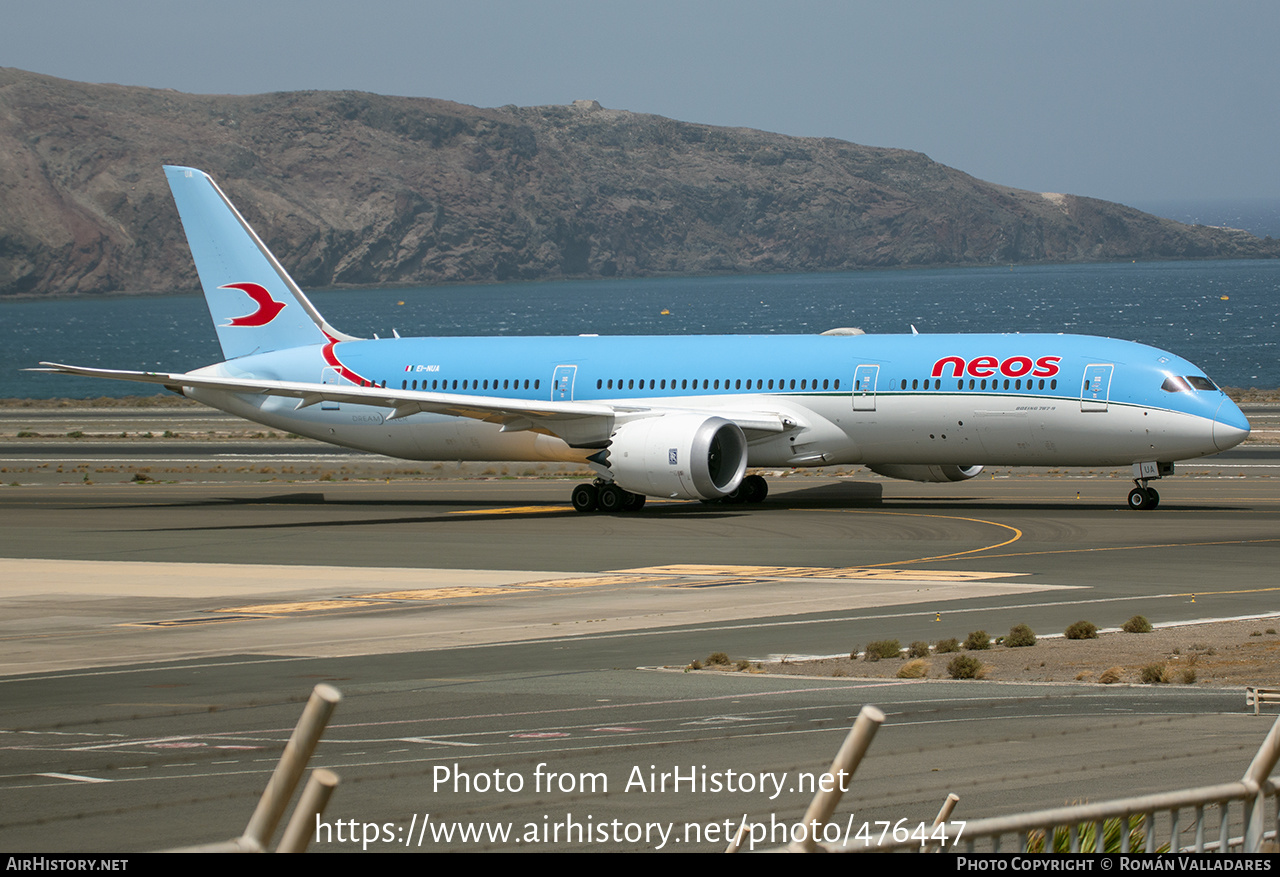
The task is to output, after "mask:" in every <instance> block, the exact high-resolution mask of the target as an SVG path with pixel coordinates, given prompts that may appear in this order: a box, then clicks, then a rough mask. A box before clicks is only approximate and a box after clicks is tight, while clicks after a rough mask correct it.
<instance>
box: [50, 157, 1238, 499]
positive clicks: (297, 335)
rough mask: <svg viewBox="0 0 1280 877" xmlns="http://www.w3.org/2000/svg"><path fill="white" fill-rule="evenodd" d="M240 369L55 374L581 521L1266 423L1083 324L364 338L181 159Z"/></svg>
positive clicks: (1207, 442) (1218, 443)
mask: <svg viewBox="0 0 1280 877" xmlns="http://www.w3.org/2000/svg"><path fill="white" fill-rule="evenodd" d="M165 173H166V174H167V175H168V179H169V186H170V188H171V189H172V191H173V197H174V200H175V201H176V202H177V206H178V212H179V214H180V215H181V217H182V224H183V227H184V229H185V230H186V235H187V241H188V243H189V245H190V247H191V253H192V256H193V257H194V258H195V263H196V269H197V271H198V273H199V275H200V282H201V284H202V286H203V287H204V293H205V299H206V301H207V303H208V306H209V312H210V314H211V315H212V317H213V322H214V325H215V326H216V329H217V333H218V341H219V343H220V344H221V346H222V352H223V355H224V356H225V357H226V360H225V361H224V362H219V363H215V364H213V365H209V366H205V367H204V368H199V369H196V370H194V371H191V372H186V373H183V374H168V373H159V372H133V371H113V370H107V369H97V368H81V367H77V366H71V365H61V364H58V363H47V362H46V363H41V365H42V366H43V368H42V369H40V370H42V371H49V372H60V373H65V374H76V375H87V376H92V377H101V378H111V379H117V380H126V381H142V382H146V383H154V384H161V385H164V386H165V387H167V388H169V389H171V390H173V391H175V392H177V393H181V394H182V395H184V396H188V397H190V398H193V399H196V400H199V401H200V402H203V403H205V404H206V405H210V406H212V407H214V408H219V409H221V410H223V411H228V412H230V413H232V414H235V415H238V416H240V417H244V418H246V419H248V420H252V421H255V422H258V423H262V424H266V425H268V426H272V427H275V428H277V429H282V430H287V431H289V432H294V433H297V434H299V435H304V436H309V437H311V438H315V439H319V440H321V441H325V442H331V443H334V444H338V445H343V446H346V447H351V448H359V449H361V450H365V451H373V452H376V453H379V454H386V455H388V456H392V457H401V458H405V459H411V460H483V461H561V462H574V463H580V464H585V465H589V466H590V467H591V468H592V469H594V471H595V472H596V473H597V475H598V477H597V478H596V479H595V481H594V482H592V483H588V484H581V485H578V486H577V487H576V488H574V490H573V494H572V500H573V506H574V508H576V509H577V510H579V511H582V512H591V511H596V510H600V511H606V512H615V511H631V510H635V509H638V508H640V507H641V506H642V505H643V504H644V500H645V497H647V496H653V497H666V498H683V499H699V500H704V501H716V500H720V501H727V502H759V501H760V500H762V499H764V497H765V495H766V493H767V492H768V486H767V484H766V482H765V480H764V478H763V477H761V476H759V475H748V474H746V470H747V468H748V467H808V466H830V465H841V466H847V465H853V464H861V465H863V466H865V467H867V468H868V469H870V470H871V471H873V472H876V473H879V474H880V475H884V476H888V477H893V478H904V479H910V480H914V481H937V482H943V481H963V480H965V479H968V478H972V477H974V476H975V475H977V474H978V473H979V472H980V471H981V470H982V467H983V466H984V465H1005V466H1056V467H1062V466H1091V467H1102V466H1116V467H1129V466H1131V467H1132V472H1133V479H1134V485H1135V486H1134V489H1133V490H1132V491H1131V492H1130V493H1129V500H1128V501H1129V505H1130V507H1131V508H1134V509H1147V508H1154V507H1155V506H1156V505H1157V504H1158V503H1159V499H1160V498H1159V494H1158V493H1157V492H1156V490H1155V489H1154V488H1152V487H1150V486H1149V483H1148V482H1149V481H1151V480H1154V479H1158V478H1161V477H1164V476H1166V475H1169V474H1172V472H1173V468H1174V465H1173V464H1174V462H1175V461H1177V460H1186V459H1190V458H1194V457H1201V456H1206V455H1208V454H1215V453H1217V452H1219V451H1224V450H1226V449H1228V448H1231V447H1234V446H1235V445H1238V444H1239V443H1240V442H1242V441H1244V439H1245V438H1246V437H1247V436H1248V435H1249V422H1248V420H1246V419H1245V417H1244V415H1243V414H1242V413H1241V412H1240V409H1239V408H1237V407H1236V405H1235V403H1234V402H1232V401H1231V400H1230V399H1229V398H1228V397H1227V396H1226V394H1225V393H1223V392H1222V390H1220V389H1219V388H1218V387H1217V386H1216V385H1215V384H1214V383H1213V382H1212V381H1211V380H1209V379H1208V378H1207V377H1205V376H1204V374H1203V372H1202V371H1201V370H1200V369H1198V368H1197V367H1196V366H1194V365H1192V364H1191V363H1190V362H1188V361H1187V360H1185V359H1182V358H1181V357H1178V356H1175V355H1174V354H1172V353H1167V352H1165V351H1163V350H1157V349H1155V348H1153V347H1148V346H1146V345H1143V344H1137V343H1133V342H1128V341H1117V340H1114V339H1110V338H1097V337H1089V336H1080V335H1043V334H1037V335H1020V334H1010V335H919V334H912V335H899V336H874V335H867V334H862V333H861V332H859V331H858V330H833V331H832V332H828V333H824V334H822V335H814V336H807V335H731V336H697V335H687V336H652V337H650V336H642V337H609V336H596V335H582V336H577V337H563V338H547V337H506V338H492V337H490V338H401V337H399V336H398V335H397V336H396V337H394V338H384V339H378V338H374V339H372V340H369V339H360V338H355V337H353V336H351V335H347V334H344V333H343V332H340V331H338V330H337V329H335V328H333V327H332V326H330V325H329V323H328V322H326V321H325V319H324V317H323V316H321V315H320V313H319V311H317V310H316V308H315V306H314V305H312V303H311V302H310V301H309V300H308V299H307V297H306V295H304V294H303V292H302V290H301V289H299V288H298V285H297V284H296V283H294V281H293V279H292V278H291V277H290V276H289V274H288V272H287V271H285V269H284V268H283V267H282V266H281V264H280V262H279V261H277V260H276V258H275V256H273V255H272V254H271V252H270V251H269V250H268V249H267V247H266V245H265V244H263V242H262V240H261V239H260V238H259V237H258V235H257V234H256V233H255V232H254V231H253V229H252V228H250V227H249V224H248V223H247V222H245V220H244V217H242V216H241V215H240V213H239V211H237V210H236V208H235V207H234V206H233V205H232V203H231V201H230V200H229V199H228V198H227V196H226V195H225V194H223V192H222V190H221V189H220V188H218V186H217V184H216V183H214V181H213V179H212V178H211V177H209V176H208V175H207V174H205V173H204V172H202V171H199V170H195V169H194V168H186V167H166V168H165Z"/></svg>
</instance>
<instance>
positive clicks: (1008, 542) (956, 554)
mask: <svg viewBox="0 0 1280 877" xmlns="http://www.w3.org/2000/svg"><path fill="white" fill-rule="evenodd" d="M822 511H831V512H834V513H836V514H842V515H890V516H893V517H899V518H937V519H939V520H942V521H968V522H969V523H971V524H986V525H988V526H990V527H999V528H1001V529H1003V530H1009V531H1010V532H1012V533H1013V536H1011V537H1009V538H1008V539H1006V540H1004V541H1003V542H995V543H992V544H991V545H984V546H983V547H981V548H970V549H969V550H968V551H955V552H952V553H951V554H935V555H933V556H932V557H913V558H911V559H909V560H891V561H888V562H886V563H871V564H867V565H868V566H873V567H881V566H897V565H905V564H909V563H932V562H933V561H935V560H949V559H950V558H953V557H964V556H966V555H969V554H979V553H981V552H983V551H994V550H995V549H997V548H1003V547H1004V546H1006V545H1012V544H1013V543H1014V542H1017V541H1018V540H1019V539H1021V538H1022V531H1021V530H1019V529H1018V528H1017V527H1014V526H1012V525H1010V524H1002V523H1000V522H999V521H987V520H984V519H982V518H966V517H963V516H961V515H926V514H922V513H920V512H883V511H863V510H861V509H822ZM994 556H998V557H1012V556H1014V555H1003V554H1002V555H994Z"/></svg>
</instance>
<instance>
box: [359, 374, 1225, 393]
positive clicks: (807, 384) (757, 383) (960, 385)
mask: <svg viewBox="0 0 1280 877" xmlns="http://www.w3.org/2000/svg"><path fill="white" fill-rule="evenodd" d="M931 381H932V384H933V386H932V389H934V390H941V389H942V380H941V379H929V378H926V379H925V380H923V381H921V380H920V379H919V378H916V379H914V380H912V381H911V389H913V390H920V389H924V390H928V389H930V382H931ZM1188 381H1189V382H1191V384H1192V386H1194V387H1195V388H1196V389H1199V390H1216V389H1217V387H1216V386H1214V385H1213V383H1212V382H1211V381H1209V380H1208V379H1207V378H1201V377H1191V378H1169V380H1167V381H1165V385H1164V387H1163V388H1162V389H1165V390H1168V391H1169V392H1177V391H1179V390H1189V389H1190V387H1188V386H1187V382H1188ZM699 383H701V387H699ZM818 383H819V382H818V379H817V378H813V379H812V380H810V379H809V378H800V379H799V380H797V379H796V378H790V379H787V378H782V379H777V380H775V379H772V378H770V379H768V380H766V379H764V378H747V379H746V380H745V381H744V380H743V379H742V378H737V379H732V378H725V379H724V380H720V379H719V378H716V379H711V378H701V379H698V378H694V379H692V380H690V379H688V378H682V379H679V380H677V379H676V378H671V379H670V380H667V379H662V380H659V379H657V378H647V379H646V378H640V379H636V378H618V379H617V380H614V379H612V378H610V379H609V380H607V381H606V380H604V379H603V378H601V379H597V380H596V389H597V390H614V389H617V390H644V389H649V390H666V389H672V390H677V389H678V390H697V389H703V390H719V389H721V387H722V386H723V388H724V389H726V390H773V389H778V390H817V389H823V390H839V389H840V379H839V378H834V379H832V378H823V380H822V382H821V383H822V385H821V387H819V385H818ZM890 383H891V384H892V382H890ZM987 383H988V382H987V380H986V379H985V378H984V379H982V380H981V381H978V380H974V379H973V378H970V379H969V389H970V390H985V389H987V388H988V387H987ZM990 384H991V386H990V389H992V390H998V389H1000V388H1001V387H1000V380H999V379H993V380H992V381H991V382H990ZM1206 384H1207V386H1205V385H1206ZM386 385H387V383H386V381H383V382H382V386H384V387H385V386H386ZM1046 385H1047V387H1048V389H1050V390H1056V389H1058V381H1057V380H1056V379H1054V380H1051V381H1047V382H1046V381H1045V379H1044V378H1041V379H1040V380H1039V382H1038V386H1037V381H1035V380H1032V379H1031V378H1027V380H1026V389H1028V390H1034V389H1040V390H1043V389H1045V388H1046ZM901 387H902V389H904V390H905V389H906V388H907V380H906V378H903V379H902V383H901ZM541 388H542V381H541V380H539V379H536V378H535V379H533V380H530V379H528V378H526V379H524V380H523V381H521V380H520V379H519V378H517V379H516V380H510V379H506V380H501V381H500V380H498V379H497V378H494V379H493V380H471V379H469V378H468V379H463V380H461V381H458V380H453V381H449V380H443V381H442V380H440V379H439V378H435V379H433V380H431V381H429V382H428V381H427V380H426V379H423V380H422V381H421V386H419V382H418V381H416V380H415V381H412V382H410V381H408V380H403V381H401V382H400V389H402V390H419V389H421V390H458V389H462V390H489V389H493V390H521V389H524V390H528V389H534V390H539V389H541ZM853 389H854V391H855V392H856V391H860V390H862V389H863V387H862V381H861V380H855V381H854V382H853ZM867 389H868V390H873V389H874V386H873V385H871V384H868V386H867ZM890 389H895V388H894V387H893V386H892V385H891V386H890ZM956 389H957V390H963V389H965V382H964V380H963V379H961V380H958V381H956ZM1004 389H1006V390H1021V389H1023V381H1022V379H1021V378H1017V379H1014V380H1010V379H1009V378H1005V380H1004Z"/></svg>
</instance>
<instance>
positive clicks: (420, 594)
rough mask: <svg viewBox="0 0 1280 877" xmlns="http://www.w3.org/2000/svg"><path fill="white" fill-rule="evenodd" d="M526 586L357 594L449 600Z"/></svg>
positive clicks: (518, 590) (516, 591) (514, 591)
mask: <svg viewBox="0 0 1280 877" xmlns="http://www.w3.org/2000/svg"><path fill="white" fill-rule="evenodd" d="M527 590H529V589H528V588H525V587H517V586H512V587H509V588H501V587H499V588H467V587H458V588H423V589H421V590H415V591H383V592H381V593H378V594H357V595H356V596H357V597H364V598H366V599H370V600H448V599H450V598H456V597H491V596H493V595H494V594H519V593H521V592H523V591H527Z"/></svg>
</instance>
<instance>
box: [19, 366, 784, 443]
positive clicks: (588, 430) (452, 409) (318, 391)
mask: <svg viewBox="0 0 1280 877" xmlns="http://www.w3.org/2000/svg"><path fill="white" fill-rule="evenodd" d="M40 365H41V368H37V369H28V371H36V372H47V373H52V374H66V375H82V376H84V377H92V378H109V379H112V380H118V381H138V382H141V383H148V384H160V385H162V386H164V387H167V388H169V389H170V390H173V391H175V392H180V391H181V389H182V388H184V387H191V388H197V389H206V390H221V391H224V392H229V393H240V394H246V395H261V396H284V397H287V398H293V399H298V400H299V401H298V404H297V406H296V407H295V410H296V409H301V408H307V407H310V406H312V405H316V404H319V403H320V402H338V403H346V404H349V405H369V406H372V407H375V408H390V409H392V411H391V413H390V414H389V415H387V420H399V419H401V418H404V417H409V416H411V415H414V414H418V413H421V412H427V413H432V414H446V415H450V416H452V417H468V418H471V419H473V420H483V421H485V422H488V423H497V424H501V426H502V431H503V432H518V431H520V430H526V429H527V430H533V431H535V432H544V433H547V434H550V435H555V436H557V437H559V438H561V439H563V440H564V441H565V442H567V443H568V444H569V445H571V446H572V447H603V446H604V445H605V444H606V443H607V442H608V440H609V436H610V435H611V434H612V432H613V429H614V426H615V425H616V424H619V423H624V422H626V421H628V420H635V419H639V418H641V417H657V416H661V415H664V414H674V413H687V412H689V411H690V410H691V409H688V408H676V407H654V406H646V405H625V404H619V403H616V402H556V401H552V400H533V399H511V398H502V397H495V396H472V395H465V394H457V393H432V392H426V391H422V390H397V389H393V388H387V387H377V386H368V387H360V386H356V385H354V384H347V385H339V384H313V383H307V382H303V381H270V380H263V379H259V378H227V377H217V376H213V375H202V374H198V373H195V372H184V373H180V374H174V373H171V372H138V371H121V370H116V369H104V368H86V367H84V366H76V365H64V364H62V363H57V362H42V363H40ZM700 413H707V412H705V411H704V412H700ZM714 413H715V414H716V415H717V416H719V417H723V418H724V419H725V420H731V421H733V422H734V423H736V424H737V425H738V426H739V428H741V429H742V431H743V432H744V433H747V434H748V438H750V437H751V434H752V433H755V434H757V435H763V434H771V433H779V432H784V431H786V430H787V429H791V428H792V427H794V426H795V425H796V421H795V419H794V417H792V416H790V415H783V414H777V413H771V412H758V411H732V410H723V411H722V410H720V409H716V410H715V411H714Z"/></svg>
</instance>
